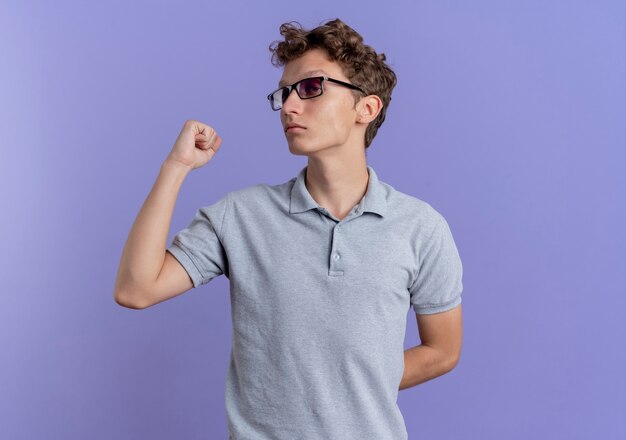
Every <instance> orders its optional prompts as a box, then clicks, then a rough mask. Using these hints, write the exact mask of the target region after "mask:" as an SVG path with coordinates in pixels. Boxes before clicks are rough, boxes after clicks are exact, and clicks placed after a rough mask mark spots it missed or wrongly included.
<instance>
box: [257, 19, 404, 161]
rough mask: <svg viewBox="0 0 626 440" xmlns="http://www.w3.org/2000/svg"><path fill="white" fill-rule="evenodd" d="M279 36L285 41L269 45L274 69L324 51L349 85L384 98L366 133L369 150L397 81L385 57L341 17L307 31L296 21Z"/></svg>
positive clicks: (285, 24) (286, 26) (355, 93)
mask: <svg viewBox="0 0 626 440" xmlns="http://www.w3.org/2000/svg"><path fill="white" fill-rule="evenodd" d="M280 34H281V35H282V36H283V37H284V38H285V40H284V41H279V40H278V41H274V42H272V43H271V44H270V46H269V50H270V52H272V64H273V65H274V66H276V67H280V66H284V65H285V64H287V63H288V62H289V61H291V60H294V59H296V58H299V57H301V56H302V55H304V53H305V52H307V51H309V50H311V49H317V48H320V49H324V50H325V51H326V52H327V53H328V55H329V57H330V59H331V60H333V61H337V62H338V63H339V64H340V65H341V67H342V68H343V71H344V73H345V75H346V76H347V77H348V79H349V80H350V82H352V83H354V84H357V85H358V86H359V87H361V88H362V89H363V90H364V91H365V94H366V95H377V96H378V97H379V98H380V99H381V101H382V102H383V108H382V109H381V111H380V113H379V114H378V116H377V117H376V119H374V120H373V121H372V122H370V124H369V125H368V126H367V129H366V131H365V148H366V149H367V148H368V147H369V146H370V144H371V143H372V140H373V139H374V136H376V132H377V131H378V128H379V127H380V126H381V125H382V124H383V121H384V120H385V113H386V112H387V108H388V107H389V103H390V102H391V92H392V90H393V88H394V87H395V86H396V83H397V81H398V80H397V78H396V74H395V73H394V72H393V70H391V68H390V67H389V66H388V65H387V64H386V63H385V60H386V57H385V54H384V53H380V54H377V53H376V51H375V50H374V49H373V48H372V47H370V46H368V45H366V44H364V43H363V37H361V35H360V34H359V33H358V32H356V31H355V30H354V29H352V28H351V27H350V26H348V25H347V24H345V23H344V22H343V21H341V20H339V19H338V18H337V19H335V20H331V21H328V22H326V23H324V24H323V25H321V26H318V27H316V28H315V29H312V30H308V31H307V30H306V29H303V28H302V25H301V24H300V23H298V22H296V21H292V22H289V23H283V24H282V25H281V26H280ZM353 94H354V103H355V106H356V103H357V102H358V100H359V98H360V97H361V96H362V95H360V92H358V91H356V90H354V91H353Z"/></svg>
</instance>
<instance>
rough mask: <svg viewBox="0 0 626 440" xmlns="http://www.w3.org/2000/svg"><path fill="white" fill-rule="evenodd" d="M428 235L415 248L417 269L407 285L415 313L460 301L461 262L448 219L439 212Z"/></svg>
mask: <svg viewBox="0 0 626 440" xmlns="http://www.w3.org/2000/svg"><path fill="white" fill-rule="evenodd" d="M438 217H439V218H438V220H437V221H436V223H435V226H434V229H433V231H432V234H431V236H430V238H429V239H428V240H426V241H425V243H424V245H423V247H422V248H421V249H419V251H418V255H419V260H420V261H419V270H418V274H417V276H416V277H415V279H414V281H413V284H412V285H411V287H410V288H409V292H410V294H411V304H412V305H413V309H414V310H415V313H417V314H432V313H439V312H445V311H447V310H451V309H453V308H455V307H456V306H458V305H459V304H460V303H461V292H462V291H463V282H462V277H463V265H462V263H461V258H460V257H459V253H458V250H457V248H456V244H455V243H454V239H453V238H452V233H451V231H450V227H449V226H448V222H446V220H445V218H443V216H441V215H439V216H438Z"/></svg>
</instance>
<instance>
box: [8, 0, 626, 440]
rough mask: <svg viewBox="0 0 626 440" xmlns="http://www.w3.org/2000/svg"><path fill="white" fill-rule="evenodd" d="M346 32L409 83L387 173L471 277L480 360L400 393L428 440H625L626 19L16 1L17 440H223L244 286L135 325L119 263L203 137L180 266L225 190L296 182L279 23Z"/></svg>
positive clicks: (398, 107) (417, 431)
mask: <svg viewBox="0 0 626 440" xmlns="http://www.w3.org/2000/svg"><path fill="white" fill-rule="evenodd" d="M336 17H339V18H341V19H342V20H344V21H345V22H346V23H347V24H349V25H350V26H352V27H353V28H354V29H356V30H357V31H358V32H360V33H361V34H362V35H363V36H364V39H365V42H366V43H367V44H370V45H372V46H373V47H374V48H375V49H376V50H377V51H379V52H384V53H385V54H386V55H387V60H388V62H389V64H390V65H391V67H392V68H393V69H394V70H395V71H396V73H397V75H398V85H397V87H396V89H395V91H394V94H393V102H392V104H391V106H390V108H389V111H388V113H387V119H386V121H385V123H384V124H383V126H382V127H381V129H380V130H379V133H378V136H377V137H376V138H375V139H374V143H373V144H372V146H371V148H370V149H369V150H368V153H367V155H368V156H367V159H368V163H369V164H370V165H371V166H373V167H374V169H375V170H376V172H377V174H378V176H379V178H380V179H381V180H382V181H384V182H387V183H389V184H391V185H392V186H394V187H395V188H396V189H397V190H400V191H402V192H406V193H408V194H411V195H413V196H415V197H418V198H420V199H422V200H425V201H427V202H428V203H430V204H431V205H432V206H433V207H434V208H435V209H437V210H438V211H439V212H441V213H442V214H443V215H444V217H445V218H446V220H447V221H448V223H449V225H450V227H451V230H452V232H453V235H454V238H455V241H456V244H457V247H458V249H459V253H460V255H461V258H462V261H463V264H464V278H463V284H464V292H463V312H464V345H463V353H462V356H461V360H460V362H459V364H458V365H457V367H456V369H454V370H453V371H452V372H451V373H449V374H447V375H445V376H442V377H440V378H437V379H435V380H432V381H430V382H427V383H424V384H422V385H418V386H416V387H413V388H409V389H407V390H403V391H401V392H400V393H399V399H398V402H399V405H400V409H401V410H402V412H403V414H404V417H405V420H406V424H407V429H408V432H409V438H410V439H432V438H437V439H459V438H480V439H528V438H568V439H590V438H602V439H617V438H625V437H626V427H625V426H624V424H623V423H621V422H619V420H620V419H621V416H623V411H624V408H626V375H625V374H624V371H626V352H625V351H624V348H623V347H624V343H623V336H624V334H625V333H626V325H625V324H624V309H625V306H626V270H624V262H625V261H626V234H625V233H624V229H623V228H624V224H626V178H625V175H626V173H625V172H626V160H625V159H626V157H625V156H626V154H625V153H624V147H626V123H625V122H626V3H624V2H621V1H613V2H609V1H597V2H588V1H536V0H531V1H495V0H494V1H485V0H481V1H473V2H452V1H418V2H413V1H411V2H409V1H398V2H391V3H387V4H383V3H381V2H379V1H377V2H373V1H354V0H351V1H346V2H338V1H327V0H320V1H316V2H313V3H306V2H304V3H296V2H291V1H273V2H271V3H264V2H251V1H249V2H243V1H240V0H233V1H228V2H219V3H218V2H206V1H196V2H192V1H177V2H173V1H172V2H165V1H149V2H148V1H141V2H132V3H130V2H126V1H119V0H118V1H109V2H80V1H77V0H72V1H57V2H43V1H37V2H35V1H15V0H14V1H8V2H7V1H4V2H2V4H1V5H0V206H1V207H2V215H1V216H0V234H1V236H0V239H1V243H2V250H1V251H0V257H1V260H0V278H1V280H2V282H1V285H0V289H1V292H0V356H1V357H0V420H1V421H2V422H1V425H2V428H1V430H2V437H3V438H7V439H15V440H18V439H20V440H21V439H64V440H69V439H86V438H88V439H148V438H150V439H155V440H156V439H173V438H184V439H208V438H226V436H227V434H226V415H225V409H224V383H225V378H226V371H227V365H228V360H229V354H230V336H231V322H230V302H229V291H228V280H227V279H226V278H225V277H223V276H222V277H219V278H217V279H215V280H213V281H211V283H209V284H208V285H204V286H202V287H200V288H198V289H192V290H191V291H189V292H187V293H186V294H184V295H182V296H180V297H176V298H175V299H172V300H170V301H166V302H164V303H161V304H158V305H156V306H154V307H151V308H149V309H146V310H141V311H136V310H130V309H125V308H123V307H120V306H119V305H117V304H116V303H115V302H114V300H113V286H114V281H115V277H116V274H117V268H118V265H119V260H120V256H121V252H122V249H123V246H124V243H125V241H126V238H127V235H128V232H129V231H130V228H131V226H132V223H133V221H134V219H135V217H136V215H137V213H138V212H139V209H140V207H141V205H142V204H143V202H144V200H145V198H146V196H147V195H148V192H149V191H150V189H151V187H152V185H153V183H154V181H155V179H156V177H157V174H158V171H159V167H160V165H161V163H162V161H163V160H164V159H165V157H166V156H167V154H168V153H169V151H170V149H171V147H172V145H173V143H174V141H175V139H176V137H177V135H178V133H179V131H180V129H181V128H182V125H183V123H184V121H185V120H186V119H196V120H199V121H202V122H204V123H206V124H209V125H212V126H213V127H215V128H216V130H217V131H218V133H219V134H220V135H221V136H222V138H223V143H222V147H221V149H220V151H219V153H218V154H217V156H216V157H215V158H214V159H213V160H212V161H211V162H210V163H209V164H208V165H207V166H205V167H203V168H200V169H198V170H195V171H194V172H192V173H191V174H190V175H189V176H188V178H187V180H186V181H185V183H184V185H183V188H182V190H181V193H180V196H179V199H178V202H177V205H176V209H175V213H174V217H173V219H172V223H171V229H170V235H169V239H168V243H169V242H170V240H171V237H173V235H174V233H175V232H176V231H178V230H180V229H182V228H184V227H185V226H186V225H187V224H188V223H189V221H190V220H191V218H192V216H193V214H194V213H195V210H196V209H197V208H198V207H200V206H204V205H208V204H212V203H214V202H215V201H217V200H218V199H219V198H221V197H222V196H223V195H225V194H226V192H228V191H231V190H234V189H238V188H242V187H245V186H248V185H252V184H256V183H262V182H265V183H270V184H277V183H282V182H285V181H287V180H288V179H290V178H292V177H294V176H295V175H296V174H297V172H298V171H299V170H300V169H301V168H302V167H303V166H304V165H305V164H306V158H305V157H301V156H292V155H291V154H290V153H289V151H288V148H287V144H286V141H285V139H284V134H283V132H282V130H281V125H280V121H279V116H278V113H275V112H272V111H271V110H270V108H269V105H268V102H267V100H266V99H265V96H266V95H267V93H269V92H270V91H271V90H273V89H275V88H276V85H277V82H278V80H279V78H280V75H281V70H280V69H277V68H274V67H273V66H272V65H271V64H270V53H269V51H268V45H269V44H270V43H271V42H272V41H273V40H276V39H279V38H280V35H279V33H278V28H279V26H280V24H281V23H283V22H286V21H291V20H297V21H299V22H301V23H302V24H303V25H304V26H306V27H309V28H310V27H314V26H316V25H318V24H320V23H322V22H325V21H327V20H330V19H333V18H336ZM409 313H411V316H409V318H410V319H408V320H407V334H406V341H405V347H406V348H409V347H412V346H415V345H417V344H419V338H418V334H417V327H416V323H415V319H414V318H413V311H412V310H411V311H410V312H409ZM354 318H355V319H359V309H358V307H355V309H354Z"/></svg>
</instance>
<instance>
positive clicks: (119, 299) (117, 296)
mask: <svg viewBox="0 0 626 440" xmlns="http://www.w3.org/2000/svg"><path fill="white" fill-rule="evenodd" d="M127 298H128V297H127V296H125V295H124V294H122V293H121V292H120V291H115V292H114V293H113V299H114V300H115V302H116V303H117V304H118V305H120V306H122V307H126V308H127V309H133V310H141V309H145V307H144V306H141V305H138V304H137V303H135V302H132V301H130V300H128V299H127Z"/></svg>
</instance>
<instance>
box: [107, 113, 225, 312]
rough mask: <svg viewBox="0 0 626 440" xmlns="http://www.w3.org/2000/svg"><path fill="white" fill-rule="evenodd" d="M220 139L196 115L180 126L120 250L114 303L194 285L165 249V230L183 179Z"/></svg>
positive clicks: (141, 304) (160, 296)
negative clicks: (170, 149)
mask: <svg viewBox="0 0 626 440" xmlns="http://www.w3.org/2000/svg"><path fill="white" fill-rule="evenodd" d="M220 144H221V138H220V137H219V136H218V135H217V133H216V132H215V130H213V128H211V127H209V126H208V125H206V124H203V123H201V122H198V121H194V120H188V121H186V122H185V124H184V125H183V128H182V130H181V132H180V134H179V135H178V138H177V139H176V143H175V144H174V147H173V148H172V151H171V152H170V154H169V155H168V157H167V158H166V159H165V161H164V162H163V164H162V165H161V170H160V172H159V176H158V178H157V180H156V182H155V184H154V186H153V187H152V190H151V191H150V194H149V195H148V197H147V199H146V201H145V202H144V204H143V206H142V207H141V210H140V211H139V214H138V215H137V218H136V220H135V223H134V224H133V226H132V228H131V231H130V233H129V235H128V239H127V240H126V244H125V246H124V250H123V251H122V257H121V260H120V266H119V269H118V272H117V279H116V280H115V287H114V298H115V301H116V302H117V303H118V304H120V305H122V306H125V307H129V308H133V309H142V308H146V307H149V306H151V305H153V304H156V303H158V302H161V301H165V300H166V299H168V298H172V297H174V296H176V295H180V294H181V293H183V292H185V291H187V290H189V289H191V287H193V283H192V281H191V279H190V278H189V276H188V274H187V272H186V271H185V269H184V268H183V267H182V265H180V263H179V262H178V261H177V260H176V259H175V258H174V257H173V256H171V255H169V254H167V252H166V245H167V234H168V232H169V228H170V222H171V220H172V215H173V213H174V206H175V204H176V198H177V197H178V193H179V191H180V188H181V186H182V184H183V181H184V180H185V178H186V177H187V175H188V174H189V172H190V171H191V170H193V169H196V168H199V167H201V166H204V165H205V164H207V163H208V162H209V161H210V160H211V159H212V158H213V156H214V155H215V154H216V152H217V151H218V149H219V147H220Z"/></svg>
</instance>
